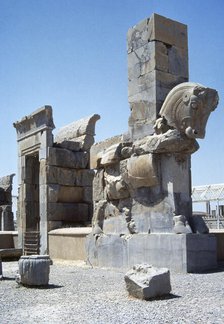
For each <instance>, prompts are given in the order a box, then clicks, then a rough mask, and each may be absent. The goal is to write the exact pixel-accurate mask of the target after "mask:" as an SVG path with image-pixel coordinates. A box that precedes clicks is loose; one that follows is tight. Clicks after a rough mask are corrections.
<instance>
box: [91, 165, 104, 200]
mask: <svg viewBox="0 0 224 324" xmlns="http://www.w3.org/2000/svg"><path fill="white" fill-rule="evenodd" d="M104 199H106V193H105V181H104V170H103V169H98V170H97V171H96V172H95V176H94V180H93V200H94V201H99V200H104Z"/></svg>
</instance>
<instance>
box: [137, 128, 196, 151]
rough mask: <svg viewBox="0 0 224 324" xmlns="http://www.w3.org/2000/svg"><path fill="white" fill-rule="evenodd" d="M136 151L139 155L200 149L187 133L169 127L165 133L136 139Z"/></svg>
mask: <svg viewBox="0 0 224 324" xmlns="http://www.w3.org/2000/svg"><path fill="white" fill-rule="evenodd" d="M133 146H134V149H133V151H134V153H136V154H137V155H141V154H147V153H160V154H161V153H180V152H182V153H190V154H192V153H194V152H196V151H197V150H198V148H199V145H198V143H197V142H196V141H195V140H194V139H191V138H188V137H187V136H186V135H183V134H180V133H179V132H178V130H176V129H174V130H171V129H169V130H168V131H167V132H165V133H164V134H159V135H153V136H146V137H144V138H143V139H141V140H139V141H135V142H134V144H133Z"/></svg>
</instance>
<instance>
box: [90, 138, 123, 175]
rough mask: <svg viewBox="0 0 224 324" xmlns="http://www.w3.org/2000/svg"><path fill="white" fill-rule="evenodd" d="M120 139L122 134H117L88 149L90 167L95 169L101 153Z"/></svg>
mask: <svg viewBox="0 0 224 324" xmlns="http://www.w3.org/2000/svg"><path fill="white" fill-rule="evenodd" d="M121 141H122V135H117V136H114V137H111V138H108V139H106V140H105V141H102V142H99V143H96V144H94V145H93V146H92V147H91V150H90V168H91V169H96V168H97V167H98V166H99V164H100V161H101V158H102V154H103V153H104V151H105V150H106V149H107V148H109V147H110V146H111V145H114V144H118V143H120V142H121Z"/></svg>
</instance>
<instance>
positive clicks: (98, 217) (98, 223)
mask: <svg viewBox="0 0 224 324" xmlns="http://www.w3.org/2000/svg"><path fill="white" fill-rule="evenodd" d="M106 206H107V201H106V200H100V201H99V202H97V203H95V205H94V213H93V219H92V225H93V234H99V233H102V232H103V231H102V229H103V222H104V217H105V208H106Z"/></svg>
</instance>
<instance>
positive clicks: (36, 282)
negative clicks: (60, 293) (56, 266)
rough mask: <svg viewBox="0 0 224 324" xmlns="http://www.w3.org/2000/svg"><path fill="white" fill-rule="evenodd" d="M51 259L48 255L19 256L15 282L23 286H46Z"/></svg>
mask: <svg viewBox="0 0 224 324" xmlns="http://www.w3.org/2000/svg"><path fill="white" fill-rule="evenodd" d="M50 264H52V261H51V259H50V258H49V256H48V255H30V256H21V258H20V259H19V277H18V278H17V282H18V283H20V284H22V285H24V286H46V285H48V282H49V273H50Z"/></svg>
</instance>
